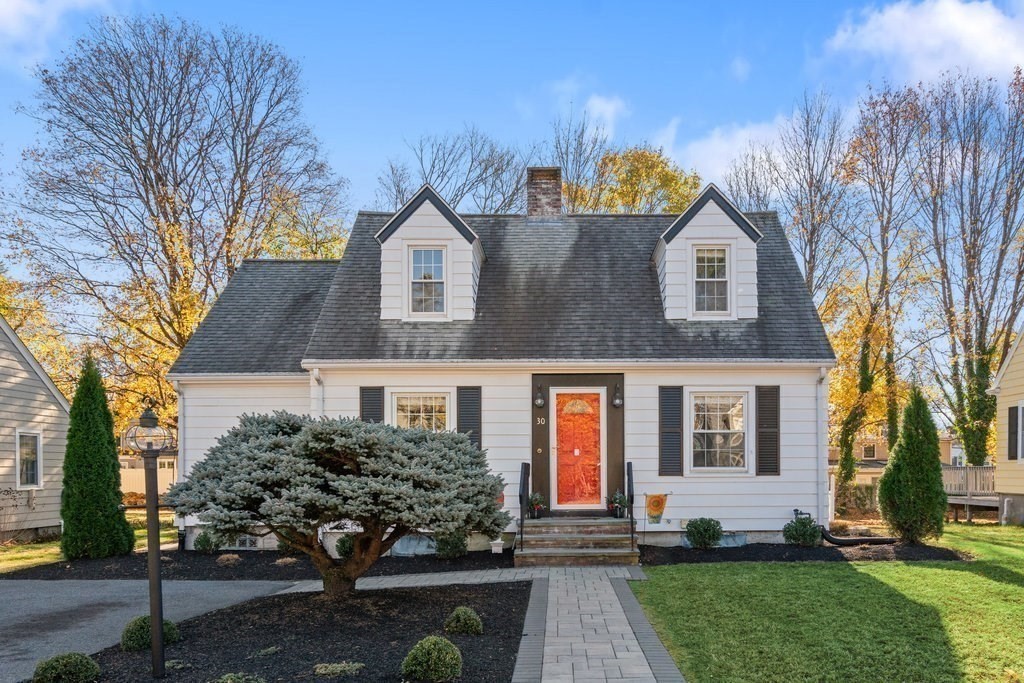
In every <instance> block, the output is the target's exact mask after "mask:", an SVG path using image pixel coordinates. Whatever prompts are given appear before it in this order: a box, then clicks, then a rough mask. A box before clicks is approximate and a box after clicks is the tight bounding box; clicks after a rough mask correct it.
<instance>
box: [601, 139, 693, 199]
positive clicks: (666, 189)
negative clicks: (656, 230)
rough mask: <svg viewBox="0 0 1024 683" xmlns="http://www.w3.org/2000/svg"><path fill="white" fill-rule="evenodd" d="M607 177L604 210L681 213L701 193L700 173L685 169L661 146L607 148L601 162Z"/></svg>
mask: <svg viewBox="0 0 1024 683" xmlns="http://www.w3.org/2000/svg"><path fill="white" fill-rule="evenodd" d="M600 168H601V172H600V176H601V177H603V178H606V179H607V183H608V185H607V187H606V188H605V191H604V193H603V194H602V196H601V204H602V208H603V210H604V211H605V212H607V213H682V212H683V211H685V210H686V208H687V207H688V206H689V205H690V204H691V203H693V200H694V199H696V198H697V194H698V193H699V192H700V176H699V175H697V173H696V171H689V172H687V171H685V170H683V169H682V168H680V167H679V166H678V165H677V164H676V163H675V162H673V161H672V160H671V159H669V158H668V156H666V155H665V153H664V152H663V151H662V150H661V149H660V148H654V147H649V146H646V145H641V146H638V147H627V148H625V149H622V150H616V151H610V152H608V153H606V154H605V155H604V157H603V158H602V159H601V162H600Z"/></svg>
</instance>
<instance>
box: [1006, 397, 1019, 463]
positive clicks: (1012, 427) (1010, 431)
mask: <svg viewBox="0 0 1024 683" xmlns="http://www.w3.org/2000/svg"><path fill="white" fill-rule="evenodd" d="M1008 422H1009V424H1008V425H1007V429H1006V436H1007V453H1006V455H1007V457H1009V459H1010V460H1016V459H1017V451H1018V449H1019V446H1018V444H1017V439H1019V438H1020V410H1018V409H1017V407H1016V406H1014V407H1012V408H1010V419H1009V420H1008Z"/></svg>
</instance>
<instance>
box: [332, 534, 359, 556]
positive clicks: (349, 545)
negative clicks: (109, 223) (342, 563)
mask: <svg viewBox="0 0 1024 683" xmlns="http://www.w3.org/2000/svg"><path fill="white" fill-rule="evenodd" d="M354 544H355V541H353V540H352V537H351V536H342V537H341V538H339V539H338V541H337V542H336V543H335V544H334V552H336V553H337V554H338V559H339V560H347V559H348V558H350V557H352V553H353V552H354V551H355V548H354V547H353V546H354Z"/></svg>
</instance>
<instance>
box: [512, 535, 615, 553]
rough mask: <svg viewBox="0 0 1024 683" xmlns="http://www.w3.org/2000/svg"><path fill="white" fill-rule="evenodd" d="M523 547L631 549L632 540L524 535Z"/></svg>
mask: <svg viewBox="0 0 1024 683" xmlns="http://www.w3.org/2000/svg"><path fill="white" fill-rule="evenodd" d="M523 547H524V548H614V549H617V550H632V549H633V542H632V540H631V539H630V538H629V536H626V537H625V538H619V537H615V538H595V537H587V536H576V537H573V536H526V537H525V538H524V539H523Z"/></svg>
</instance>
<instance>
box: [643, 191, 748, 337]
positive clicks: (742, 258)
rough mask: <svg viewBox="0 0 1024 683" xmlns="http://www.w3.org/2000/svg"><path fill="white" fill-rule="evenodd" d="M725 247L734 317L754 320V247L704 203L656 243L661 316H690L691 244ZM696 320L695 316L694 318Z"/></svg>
mask: <svg viewBox="0 0 1024 683" xmlns="http://www.w3.org/2000/svg"><path fill="white" fill-rule="evenodd" d="M698 244H700V245H703V244H707V245H712V246H727V247H729V251H730V262H729V268H730V272H729V280H730V285H731V288H730V293H731V294H732V296H734V297H735V301H732V302H731V308H732V315H733V317H735V318H756V317H757V245H756V244H755V243H754V241H753V240H751V239H750V237H748V236H747V234H746V233H744V232H743V231H742V230H741V229H740V228H739V226H737V225H736V224H735V223H733V221H732V219H731V218H729V217H728V216H727V215H726V214H725V212H724V211H722V210H721V209H720V208H718V205H717V204H715V203H714V202H708V203H707V204H706V205H705V206H704V207H703V208H702V209H701V210H700V212H699V213H698V214H697V215H696V216H694V217H693V219H692V220H691V221H690V222H689V223H688V224H687V225H686V227H685V228H683V230H682V231H681V232H680V233H679V234H678V235H676V237H675V239H673V240H672V241H671V242H670V243H669V244H667V245H666V244H665V243H664V242H663V241H662V240H658V245H657V247H656V248H655V252H654V262H655V264H656V265H657V266H658V279H659V282H660V285H661V295H662V303H663V304H664V305H665V317H666V318H668V319H670V320H682V319H687V318H690V317H691V307H692V301H691V299H692V296H693V291H692V290H693V277H694V270H693V266H692V260H693V248H694V245H698ZM698 317H699V316H698Z"/></svg>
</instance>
